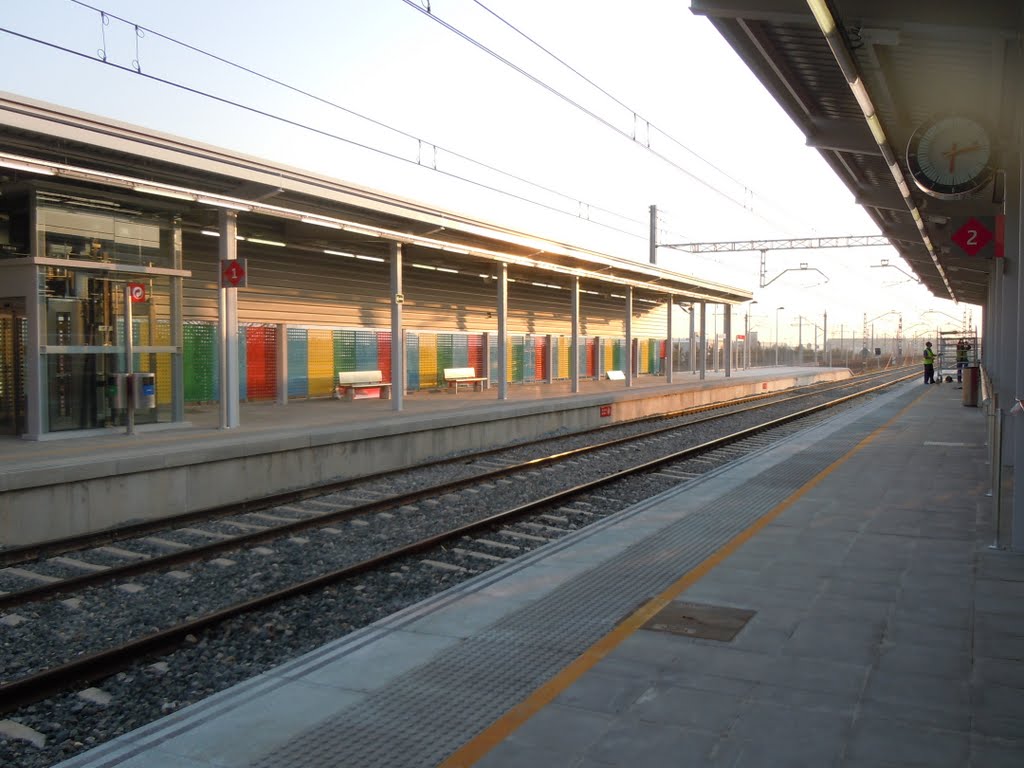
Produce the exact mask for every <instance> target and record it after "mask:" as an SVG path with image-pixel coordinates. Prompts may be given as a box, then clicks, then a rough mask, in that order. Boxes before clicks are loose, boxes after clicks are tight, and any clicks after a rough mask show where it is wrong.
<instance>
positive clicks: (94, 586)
mask: <svg viewBox="0 0 1024 768" xmlns="http://www.w3.org/2000/svg"><path fill="white" fill-rule="evenodd" d="M916 375H917V372H916V369H914V372H913V374H910V375H909V376H908V375H906V374H902V373H900V374H890V375H888V376H885V377H882V378H883V379H885V381H883V382H882V383H878V380H877V379H872V380H870V381H869V380H865V379H859V380H857V381H856V383H855V384H851V385H849V386H844V387H842V388H838V387H830V388H827V390H828V391H825V392H821V391H819V392H816V393H801V395H800V396H799V397H794V396H791V397H787V398H785V399H784V401H783V402H781V403H779V402H776V403H772V404H770V405H767V404H764V403H761V404H758V407H757V409H756V411H758V412H760V413H762V414H765V415H764V416H763V417H759V419H758V423H756V424H752V425H742V426H737V423H738V422H739V421H742V420H749V419H750V418H751V412H752V411H753V410H754V409H753V408H752V407H751V404H747V405H744V406H741V407H740V408H739V409H733V410H732V411H731V412H729V413H719V414H715V415H712V416H704V417H701V418H700V419H699V420H693V419H692V418H691V419H690V420H689V421H687V422H686V423H684V424H664V423H663V424H661V425H660V426H658V427H657V428H650V426H649V425H648V426H647V427H645V428H643V429H642V430H641V432H642V434H640V435H619V436H617V437H615V438H614V439H608V440H604V441H602V442H601V443H600V444H593V445H584V446H577V447H575V448H569V449H564V448H563V449H562V450H559V451H557V452H555V453H550V452H549V453H546V454H543V455H541V456H534V457H533V458H527V459H525V460H517V461H512V460H511V459H510V458H509V457H508V456H507V455H503V454H499V453H497V452H488V454H487V455H485V456H481V455H474V456H473V457H461V458H460V461H461V462H462V463H463V464H465V463H466V462H467V461H470V460H471V461H472V463H474V464H481V463H488V464H490V463H492V462H493V463H497V464H499V465H500V466H497V467H490V468H487V469H485V470H484V471H482V472H481V471H477V472H475V473H473V474H471V475H470V476H468V477H463V478H460V479H457V480H451V479H448V480H445V482H442V483H435V484H434V485H433V486H430V487H419V488H417V489H415V490H412V491H407V492H405V493H404V494H389V495H387V498H383V497H381V498H377V499H373V500H370V501H364V502H363V503H362V504H351V505H349V506H342V504H341V502H339V501H337V500H335V501H330V499H331V495H330V494H328V495H327V496H324V497H320V498H319V499H310V500H307V501H310V502H315V503H316V504H319V505H321V507H329V506H332V505H334V506H337V507H339V508H336V509H333V510H328V511H324V509H321V510H320V511H319V512H317V513H316V514H313V513H310V514H307V515H299V516H297V517H296V518H295V519H293V520H291V521H289V522H286V523H282V524H281V526H280V527H278V528H275V529H273V530H264V531H250V532H248V533H245V534H241V535H238V536H234V537H231V538H224V539H221V540H215V541H210V542H209V543H208V544H206V545H204V546H202V547H199V548H192V549H190V550H189V551H187V552H185V551H181V552H172V553H165V554H163V555H160V556H146V557H145V559H144V560H143V559H142V557H138V558H136V561H135V562H132V563H129V564H127V565H122V566H120V567H108V568H105V569H103V570H95V571H92V572H90V573H89V574H86V578H84V579H83V578H82V577H81V576H79V577H77V579H75V578H73V579H65V580H64V581H62V582H50V583H47V584H41V585H39V587H34V588H31V589H28V590H22V591H21V592H19V593H12V594H7V595H2V596H0V599H3V600H4V601H5V607H4V610H10V609H11V608H14V607H17V608H18V609H19V611H20V612H21V613H7V614H5V615H4V617H3V618H4V620H5V623H7V624H8V626H10V627H12V629H13V630H14V631H21V632H22V633H23V634H24V635H25V639H26V641H28V643H27V645H26V646H25V647H27V648H30V649H31V647H32V646H33V641H32V639H31V638H32V635H33V626H32V625H33V624H34V625H35V638H34V644H40V643H47V642H50V643H53V642H55V641H56V638H57V637H58V636H59V637H60V640H61V642H63V643H65V644H66V647H67V651H66V652H65V653H64V654H63V659H61V660H60V662H59V663H53V661H47V662H46V663H45V664H43V663H42V662H41V661H40V659H38V658H37V657H34V656H33V654H32V652H31V650H28V651H27V652H26V653H24V654H21V655H20V657H19V656H17V655H16V656H15V658H10V659H8V664H6V665H5V671H4V673H3V674H4V676H5V678H6V679H5V680H4V681H3V683H2V684H0V712H10V711H12V710H15V709H17V708H19V707H24V706H26V705H28V704H29V703H31V702H33V701H39V700H40V699H44V698H47V697H49V696H52V695H55V694H57V693H58V692H60V691H63V690H67V689H68V688H69V687H72V686H76V685H81V684H82V683H83V682H86V681H91V680H96V679H100V678H103V677H106V676H108V675H110V674H112V673H114V672H116V671H118V670H122V669H125V668H126V667H128V666H129V665H131V664H133V663H137V662H139V660H141V659H144V658H147V657H149V656H152V655H153V654H155V653H158V652H161V651H163V650H164V649H167V648H173V647H175V646H177V645H179V644H180V643H182V642H184V641H186V640H187V639H188V638H194V637H196V636H198V635H200V634H202V633H203V632H206V631H209V630H210V629H212V628H213V627H216V626H219V625H223V624H225V622H229V621H230V620H232V619H235V618H237V617H242V616H247V615H251V614H253V612H256V611H260V610H266V609H268V608H272V607H273V606H277V605H279V604H281V603H282V601H285V600H288V599H289V598H294V597H297V596H300V595H307V594H309V593H312V592H315V591H316V590H324V589H332V588H335V587H336V585H339V584H341V583H355V580H358V579H359V578H361V577H365V578H369V579H371V580H372V579H378V580H379V578H380V574H381V573H382V572H387V573H389V575H390V576H391V577H394V578H405V577H406V574H407V573H409V572H412V571H418V570H422V569H426V570H427V571H431V570H432V571H435V572H437V573H440V574H444V575H445V576H450V577H451V578H465V577H466V576H468V575H472V574H474V573H476V572H479V571H481V570H486V569H488V568H491V567H494V566H495V565H498V564H501V563H503V562H506V561H508V560H510V559H513V558H515V557H517V556H519V555H521V554H522V553H524V552H527V551H529V550H531V549H533V548H535V547H537V546H541V545H543V544H545V543H547V542H548V541H551V540H553V539H556V538H559V537H561V536H563V535H565V534H566V533H568V532H570V531H572V530H576V529H578V528H581V527H584V526H586V525H588V524H590V523H592V522H593V521H594V520H596V519H600V518H602V517H605V516H608V515H610V514H615V513H616V512H618V511H620V510H621V509H624V508H627V507H629V506H631V505H633V504H635V503H637V502H638V501H640V500H642V499H643V498H648V497H650V496H651V495H655V494H657V493H660V492H662V491H663V490H666V489H667V488H669V487H672V486H678V485H679V484H680V483H685V482H687V481H689V480H692V479H694V478H696V477H699V476H700V475H701V474H703V473H706V472H708V471H711V470H713V469H715V468H717V467H720V466H724V465H726V464H728V463H730V462H732V461H735V460H737V459H738V458H739V457H741V456H744V455H749V453H750V452H752V451H755V450H758V449H760V448H761V447H763V446H765V445H767V444H768V442H770V441H773V440H778V439H782V437H784V436H786V435H788V434H791V433H792V432H793V431H797V430H799V429H803V428H806V424H807V420H808V419H821V418H825V417H826V416H825V415H826V414H827V413H828V409H830V408H833V407H835V406H836V405H840V404H842V403H846V402H849V401H850V400H852V399H854V398H857V397H861V396H863V395H865V394H868V393H870V392H873V391H877V390H879V389H882V388H885V387H888V386H891V385H892V384H894V383H899V382H900V381H902V380H904V379H905V378H909V377H910V376H916ZM837 389H842V390H843V393H841V394H840V393H837V392H836V390H837ZM850 389H854V390H856V391H852V392H851V391H849V390H850ZM813 399H816V400H817V402H815V403H814V404H808V401H809V400H813ZM779 409H783V410H785V411H786V413H784V414H781V415H780V413H778V411H779ZM691 416H692V414H691ZM670 421H671V420H670ZM709 430H710V432H709ZM697 433H699V435H698V434H697ZM712 433H713V434H712ZM536 447H537V446H536V445H534V446H530V447H526V448H524V446H516V447H514V448H510V449H505V450H506V451H510V452H513V453H514V452H515V451H522V450H535V449H536ZM511 478H517V479H515V480H513V479H511ZM566 478H568V481H566ZM264 514H266V513H264ZM271 516H274V515H271ZM300 532H301V533H303V534H304V535H303V536H300V535H298V534H299V533H300ZM225 536H226V534H225ZM270 541H273V542H274V543H273V547H267V546H263V544H266V543H267V542H270ZM103 546H110V545H103ZM126 551H130V550H126ZM228 551H232V552H234V554H232V555H231V558H228V557H224V556H223V555H224V554H225V553H226V552H228ZM215 555H216V556H215ZM64 556H65V555H57V556H56V557H64ZM289 558H290V559H292V560H295V559H298V560H299V561H301V565H302V567H298V566H294V567H293V566H290V567H289V568H288V569H287V574H281V575H280V577H279V578H278V575H277V574H275V571H276V570H279V569H280V566H279V565H278V564H279V563H280V562H282V561H283V560H285V559H289ZM186 562H193V563H198V565H196V566H194V567H193V569H192V570H191V571H182V570H177V567H178V566H181V565H182V564H184V563H186ZM235 566H238V568H237V569H236V568H235ZM388 569H390V570H388ZM396 569H397V570H396ZM229 570H231V571H232V572H233V573H232V576H230V577H227V576H225V575H224V574H227V573H228V571H229ZM142 577H144V578H142ZM168 579H171V580H174V581H175V582H176V587H175V592H176V593H177V595H176V601H175V602H176V604H175V605H174V606H169V605H163V606H160V607H159V608H157V607H153V606H148V605H147V604H146V600H145V594H146V592H147V589H148V588H149V587H148V585H147V581H148V582H149V584H154V583H156V582H159V581H163V582H164V583H166V582H167V580H168ZM222 581H223V582H229V583H227V584H225V583H222ZM210 584H215V585H216V586H217V587H218V590H217V594H218V595H219V597H218V598H217V599H212V600H208V599H207V598H206V597H204V590H206V589H208V587H209V585H210ZM225 586H227V588H226V589H225ZM352 588H353V589H354V590H356V591H358V590H359V586H358V584H355V586H353V587H352ZM67 594H73V595H74V596H73V597H70V598H66V599H63V600H56V599H51V598H54V597H55V596H57V595H62V596H63V595H67ZM83 610H87V611H88V613H89V615H90V619H89V620H88V621H87V622H85V623H84V624H83V625H82V626H81V627H79V628H78V629H77V630H76V629H71V628H69V624H70V621H69V619H68V616H69V615H71V614H73V613H74V612H75V611H83ZM104 611H111V612H118V621H119V622H120V623H119V627H118V630H117V631H113V630H111V631H109V632H96V631H95V630H96V627H97V626H103V624H104V622H103V618H102V617H103V615H104ZM22 613H24V614H32V615H25V616H22V615H21V614H22ZM127 614H132V615H134V616H135V617H136V620H135V621H133V622H128V623H125V621H124V617H125V615H127ZM111 615H112V614H111ZM11 617H14V618H13V619H12V618H11ZM19 618H20V619H22V620H23V621H19V620H18V619H19ZM62 621H63V622H64V624H63V626H62V625H61V623H62ZM109 623H110V624H111V625H113V624H114V622H113V621H111V622H109ZM22 625H25V626H24V629H21V627H22ZM44 626H45V627H49V629H43V627H44ZM97 635H100V636H99V637H98V636H97ZM51 658H52V656H51Z"/></svg>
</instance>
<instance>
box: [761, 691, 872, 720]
mask: <svg viewBox="0 0 1024 768" xmlns="http://www.w3.org/2000/svg"><path fill="white" fill-rule="evenodd" d="M749 698H750V699H751V700H753V701H762V702H765V703H766V704H774V705H776V706H786V707H795V708H798V709H807V710H814V711H823V712H834V713H837V714H842V715H847V716H852V715H853V713H854V711H855V710H856V707H857V702H858V700H859V699H860V692H859V691H853V692H846V693H843V692H836V691H808V690H803V689H801V688H792V687H789V686H786V685H770V684H761V685H757V686H755V687H754V688H753V689H752V690H751V691H750V694H749Z"/></svg>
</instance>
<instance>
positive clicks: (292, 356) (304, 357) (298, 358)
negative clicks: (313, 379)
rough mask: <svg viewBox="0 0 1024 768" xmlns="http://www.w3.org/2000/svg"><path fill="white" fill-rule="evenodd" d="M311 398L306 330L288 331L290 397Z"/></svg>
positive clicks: (290, 329) (292, 329) (294, 329)
mask: <svg viewBox="0 0 1024 768" xmlns="http://www.w3.org/2000/svg"><path fill="white" fill-rule="evenodd" d="M308 396H309V341H308V339H307V336H306V329H305V328H289V329H288V397H308Z"/></svg>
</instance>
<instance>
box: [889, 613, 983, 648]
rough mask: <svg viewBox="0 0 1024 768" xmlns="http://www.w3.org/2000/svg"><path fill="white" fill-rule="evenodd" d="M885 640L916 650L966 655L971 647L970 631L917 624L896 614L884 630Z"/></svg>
mask: <svg viewBox="0 0 1024 768" xmlns="http://www.w3.org/2000/svg"><path fill="white" fill-rule="evenodd" d="M885 639H886V641H888V642H892V643H895V644H897V645H901V644H908V645H911V646H914V647H917V648H921V647H925V648H943V649H946V650H950V651H962V652H964V653H966V652H967V651H968V650H969V649H970V647H971V632H970V630H968V629H966V628H963V629H953V628H951V627H939V626H936V625H934V624H919V623H917V622H914V621H909V620H907V619H906V618H904V615H903V613H897V614H896V615H895V616H894V617H893V618H892V620H891V621H890V622H889V623H888V625H887V626H886V629H885Z"/></svg>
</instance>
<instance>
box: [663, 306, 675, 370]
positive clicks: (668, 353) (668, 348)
mask: <svg viewBox="0 0 1024 768" xmlns="http://www.w3.org/2000/svg"><path fill="white" fill-rule="evenodd" d="M665 306H666V308H667V310H668V317H667V318H666V320H665V325H666V328H665V334H666V335H667V336H668V339H667V340H666V341H665V382H666V383H667V384H671V383H672V368H673V367H674V365H675V364H674V363H673V359H674V355H673V349H672V347H673V343H672V310H673V309H674V308H675V305H674V304H673V302H672V296H671V295H669V297H668V301H667V302H666V303H665Z"/></svg>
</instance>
